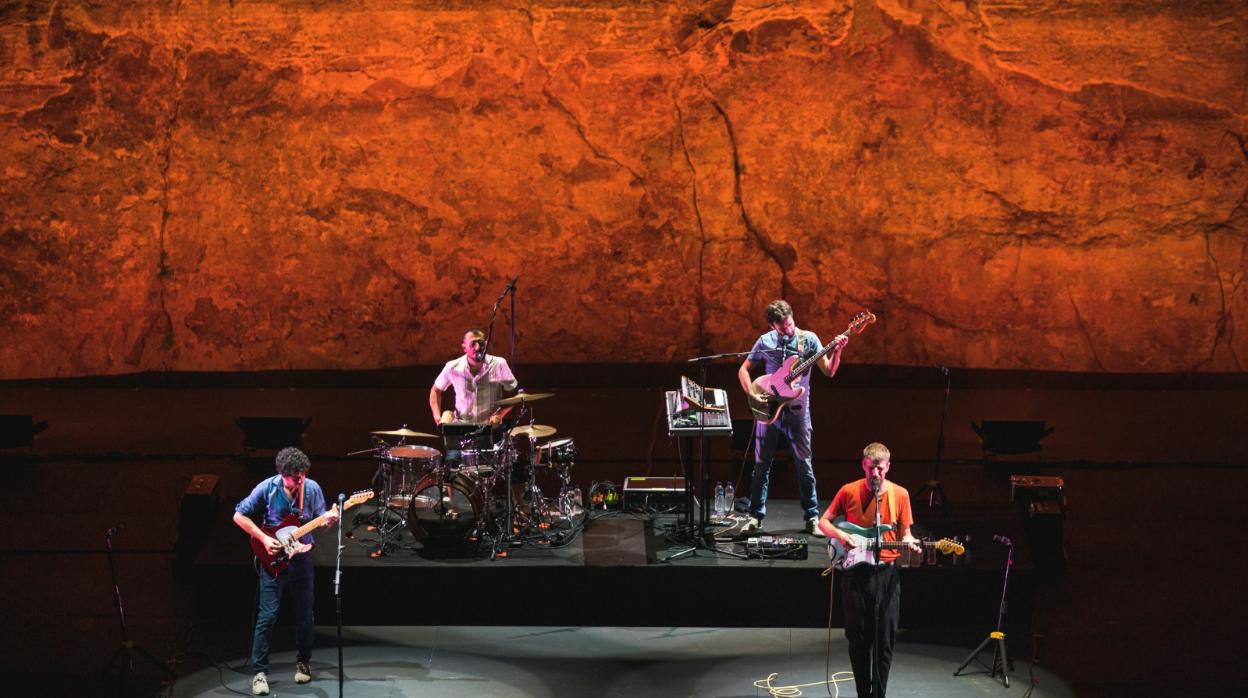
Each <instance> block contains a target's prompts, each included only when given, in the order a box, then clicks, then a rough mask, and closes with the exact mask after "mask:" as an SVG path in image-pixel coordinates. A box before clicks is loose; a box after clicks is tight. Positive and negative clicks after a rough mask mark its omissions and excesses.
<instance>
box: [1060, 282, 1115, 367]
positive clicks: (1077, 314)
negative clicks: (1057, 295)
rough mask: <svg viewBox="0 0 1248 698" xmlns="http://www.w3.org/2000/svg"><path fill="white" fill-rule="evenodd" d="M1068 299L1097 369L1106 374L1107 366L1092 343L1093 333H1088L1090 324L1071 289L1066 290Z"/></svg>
mask: <svg viewBox="0 0 1248 698" xmlns="http://www.w3.org/2000/svg"><path fill="white" fill-rule="evenodd" d="M1066 297H1067V298H1069V299H1070V307H1071V309H1072V310H1074V312H1075V322H1076V323H1077V324H1078V326H1079V332H1080V333H1081V334H1082V335H1083V340H1084V341H1085V342H1086V343H1087V345H1088V352H1089V353H1091V354H1092V360H1093V361H1094V362H1096V367H1097V368H1098V369H1100V370H1101V372H1102V373H1106V372H1107V371H1106V369H1105V364H1104V363H1102V362H1101V357H1100V355H1098V354H1097V353H1096V345H1095V344H1094V343H1093V342H1092V333H1091V332H1089V331H1088V323H1087V322H1086V321H1085V320H1084V319H1083V313H1081V312H1079V304H1078V303H1076V302H1075V294H1074V293H1071V291H1070V288H1069V287H1067V288H1066Z"/></svg>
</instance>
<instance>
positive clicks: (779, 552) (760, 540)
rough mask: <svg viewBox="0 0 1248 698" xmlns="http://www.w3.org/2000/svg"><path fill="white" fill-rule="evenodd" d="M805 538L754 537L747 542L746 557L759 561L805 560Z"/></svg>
mask: <svg viewBox="0 0 1248 698" xmlns="http://www.w3.org/2000/svg"><path fill="white" fill-rule="evenodd" d="M806 542H807V538H806V537H805V536H753V537H750V538H747V539H746V541H745V556H746V557H748V558H751V559H759V560H805V559H806Z"/></svg>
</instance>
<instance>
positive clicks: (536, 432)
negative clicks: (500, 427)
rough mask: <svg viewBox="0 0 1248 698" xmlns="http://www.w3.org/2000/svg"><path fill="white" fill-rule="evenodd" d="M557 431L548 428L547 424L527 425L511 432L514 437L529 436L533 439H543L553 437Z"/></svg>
mask: <svg viewBox="0 0 1248 698" xmlns="http://www.w3.org/2000/svg"><path fill="white" fill-rule="evenodd" d="M556 431H558V430H557V429H555V428H554V427H548V426H546V425H545V424H525V425H524V426H522V427H516V428H515V429H512V430H511V435H512V436H528V437H530V438H533V439H543V438H546V437H547V436H552V435H553V434H554V433H555V432H556Z"/></svg>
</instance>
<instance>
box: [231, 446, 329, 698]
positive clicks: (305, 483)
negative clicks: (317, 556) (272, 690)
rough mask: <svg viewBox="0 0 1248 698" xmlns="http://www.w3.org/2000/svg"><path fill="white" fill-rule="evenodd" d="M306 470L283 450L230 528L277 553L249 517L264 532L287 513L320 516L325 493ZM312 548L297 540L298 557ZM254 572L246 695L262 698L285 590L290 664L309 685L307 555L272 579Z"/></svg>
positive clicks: (302, 518) (300, 459)
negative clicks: (291, 627) (292, 650)
mask: <svg viewBox="0 0 1248 698" xmlns="http://www.w3.org/2000/svg"><path fill="white" fill-rule="evenodd" d="M311 467H312V463H311V462H310V461H309V460H308V457H307V456H306V455H304V453H303V451H300V450H299V449H297V448H283V449H282V450H281V451H278V453H277V475H275V476H273V477H271V478H268V479H266V480H263V481H262V482H261V483H260V484H258V485H256V487H255V489H253V490H252V491H251V494H249V495H247V498H246V499H244V500H243V501H241V502H239V503H238V506H236V507H234V523H235V524H237V525H238V527H239V528H241V529H243V530H244V531H246V532H247V535H249V536H251V537H252V538H255V539H256V540H258V541H260V542H261V543H263V544H264V547H265V549H267V550H268V551H269V552H270V553H272V554H277V553H278V552H281V550H282V544H281V542H279V541H278V540H277V539H276V538H274V537H273V536H271V535H269V534H268V533H266V532H265V530H264V529H263V528H261V527H260V526H258V525H256V522H255V521H253V520H252V519H251V517H252V516H254V515H259V516H260V517H261V518H262V521H263V522H264V525H265V526H266V527H269V528H270V530H276V529H278V528H280V527H281V526H282V525H283V524H282V521H283V519H285V518H286V517H287V516H288V515H290V514H294V515H296V516H297V517H298V519H299V523H301V524H303V523H307V522H308V521H311V520H312V519H314V518H316V517H318V516H320V515H321V514H325V513H326V509H325V493H324V492H322V491H321V486H320V485H318V484H317V483H316V481H315V480H311V479H309V478H308V470H309V469H310V468H311ZM328 513H329V515H328V516H327V517H326V518H325V525H326V526H328V525H330V524H332V523H335V522H336V521H337V520H338V516H339V512H338V505H337V504H335V505H334V507H333V508H332V509H330V510H329V512H328ZM311 548H312V535H311V534H308V535H306V536H304V537H303V538H302V539H300V540H299V546H298V548H297V550H298V551H299V552H301V553H307V551H309V550H311ZM256 571H257V573H258V574H259V575H260V594H259V604H258V606H257V609H256V629H255V635H254V636H253V638H252V643H251V665H252V667H253V668H254V669H255V672H256V674H255V676H254V677H252V680H251V692H252V693H253V694H254V695H257V696H263V695H268V693H269V680H268V669H269V646H270V645H271V644H272V641H273V625H274V623H275V622H276V621H277V610H278V607H279V606H280V605H281V601H282V593H283V592H284V591H286V590H287V589H290V594H291V600H292V601H293V603H294V608H295V618H296V621H295V644H296V646H297V649H298V656H297V657H296V662H295V683H308V682H309V681H311V680H312V672H311V669H309V667H308V663H309V662H310V661H311V659H312V636H313V632H314V631H315V630H316V624H315V622H314V621H313V618H312V556H311V555H308V554H300V555H295V556H294V557H292V558H291V559H290V566H289V567H287V568H286V569H285V570H283V571H282V572H281V574H278V575H277V576H274V575H271V574H269V572H268V571H266V570H265V569H264V567H262V566H261V565H259V564H257V565H256Z"/></svg>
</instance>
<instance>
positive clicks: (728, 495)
mask: <svg viewBox="0 0 1248 698" xmlns="http://www.w3.org/2000/svg"><path fill="white" fill-rule="evenodd" d="M736 501H737V491H736V489H735V488H733V486H732V483H731V482H729V483H728V484H727V485H725V486H724V513H725V514H731V513H732V512H733V511H736V506H735V504H736Z"/></svg>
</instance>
